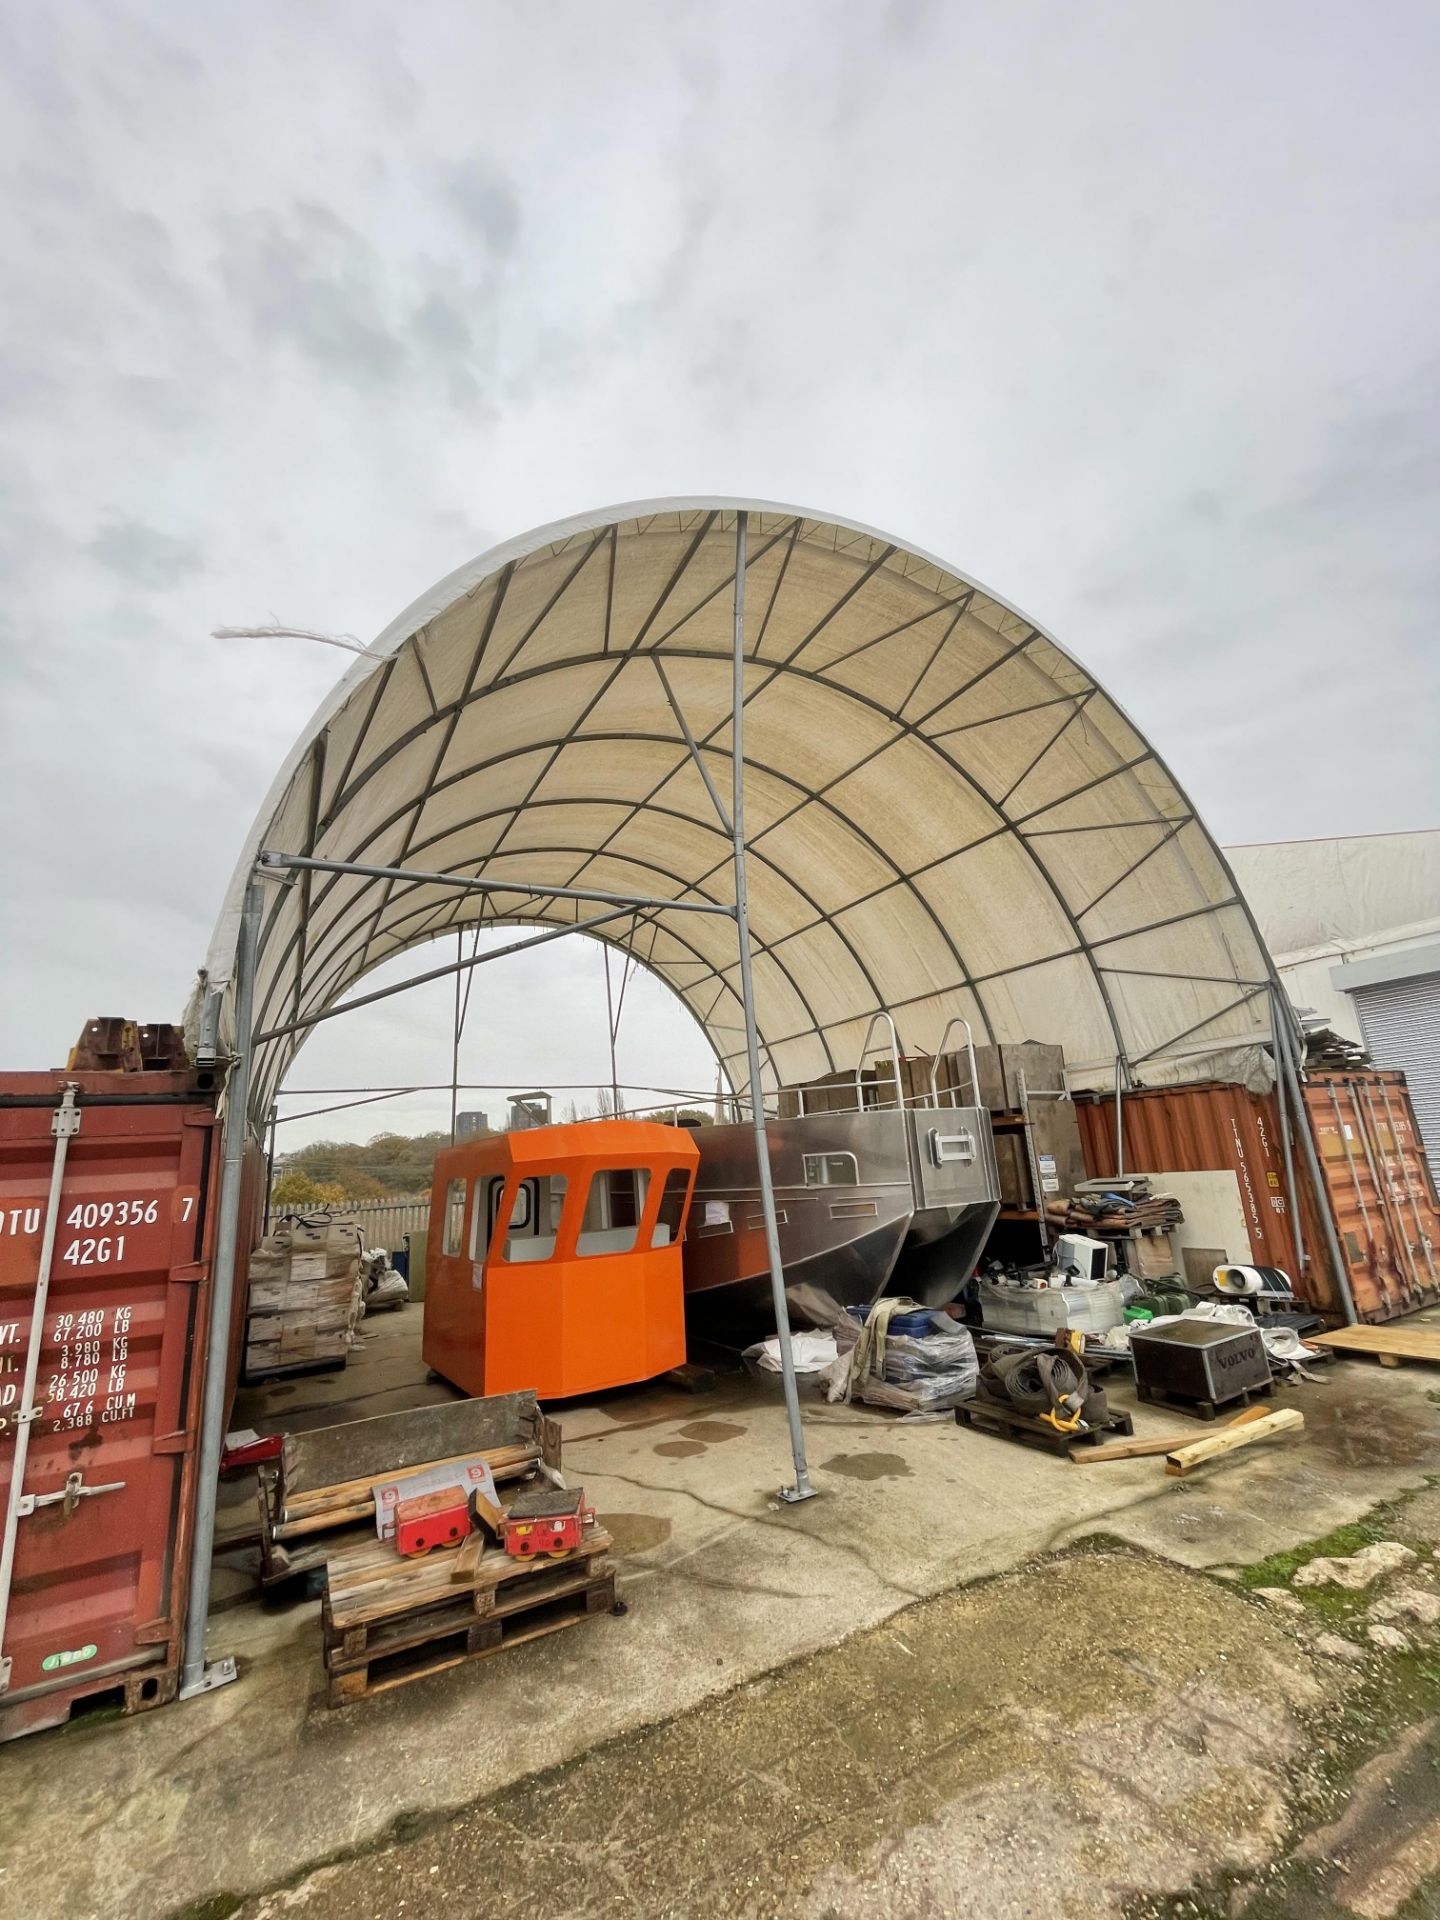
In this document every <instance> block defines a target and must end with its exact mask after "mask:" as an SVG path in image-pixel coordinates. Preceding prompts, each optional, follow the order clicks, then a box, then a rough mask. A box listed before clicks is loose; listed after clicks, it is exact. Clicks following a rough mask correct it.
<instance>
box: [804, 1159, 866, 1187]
mask: <svg viewBox="0 0 1440 1920" xmlns="http://www.w3.org/2000/svg"><path fill="white" fill-rule="evenodd" d="M805 1184H806V1186H807V1187H858V1186H859V1184H860V1170H859V1168H858V1167H857V1166H856V1164H855V1156H854V1154H853V1153H807V1154H806V1155H805Z"/></svg>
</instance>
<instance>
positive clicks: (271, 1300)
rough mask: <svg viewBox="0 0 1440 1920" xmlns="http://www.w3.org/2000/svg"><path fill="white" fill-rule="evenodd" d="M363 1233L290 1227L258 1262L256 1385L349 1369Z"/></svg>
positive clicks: (320, 1222) (253, 1320)
mask: <svg viewBox="0 0 1440 1920" xmlns="http://www.w3.org/2000/svg"><path fill="white" fill-rule="evenodd" d="M360 1252H361V1245H360V1233H359V1229H358V1228H357V1227H355V1226H354V1225H352V1224H351V1223H349V1222H347V1221H341V1220H330V1219H326V1218H322V1219H317V1220H314V1221H308V1220H299V1219H296V1220H284V1221H282V1222H281V1224H280V1225H279V1227H277V1229H276V1230H275V1232H274V1233H272V1234H268V1235H267V1236H266V1238H265V1239H264V1240H262V1241H261V1243H260V1245H259V1246H258V1247H257V1248H256V1249H255V1251H254V1252H253V1253H252V1254H251V1256H250V1298H249V1303H248V1317H247V1320H246V1327H245V1371H246V1374H247V1376H248V1377H249V1378H250V1379H252V1380H256V1379H264V1378H268V1377H270V1376H271V1375H274V1374H277V1373H308V1372H314V1371H319V1370H321V1369H323V1368H328V1367H337V1366H344V1364H345V1358H346V1355H347V1353H348V1351H349V1348H350V1343H351V1340H352V1339H353V1337H354V1331H355V1325H356V1322H357V1320H358V1319H359V1316H360V1303H361V1299H362V1292H361V1284H360Z"/></svg>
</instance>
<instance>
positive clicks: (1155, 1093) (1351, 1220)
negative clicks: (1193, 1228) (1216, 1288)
mask: <svg viewBox="0 0 1440 1920" xmlns="http://www.w3.org/2000/svg"><path fill="white" fill-rule="evenodd" d="M1305 1105H1306V1112H1307V1114H1308V1116H1309V1120H1310V1125H1311V1130H1312V1133H1313V1135H1314V1138H1315V1142H1316V1147H1317V1150H1318V1153H1319V1157H1320V1164H1321V1168H1322V1170H1323V1172H1324V1175H1325V1184H1326V1193H1325V1195H1324V1198H1323V1204H1324V1205H1325V1206H1326V1207H1327V1208H1328V1209H1329V1211H1330V1215H1331V1218H1332V1220H1333V1221H1334V1223H1335V1226H1336V1231H1337V1236H1338V1238H1339V1242H1340V1247H1341V1251H1342V1254H1343V1256H1344V1259H1345V1262H1346V1278H1347V1279H1348V1282H1349V1287H1350V1292H1351V1295H1352V1297H1353V1299H1354V1303H1355V1311H1356V1313H1357V1314H1358V1315H1359V1317H1360V1318H1361V1319H1362V1320H1389V1319H1393V1318H1395V1317H1396V1316H1397V1315H1399V1314H1402V1313H1413V1312H1414V1311H1415V1310H1416V1309H1417V1308H1419V1307H1422V1306H1428V1305H1432V1304H1434V1303H1435V1302H1437V1301H1440V1252H1437V1246H1440V1202H1437V1198H1436V1194H1435V1189H1434V1185H1433V1182H1432V1180H1431V1177H1430V1172H1429V1168H1428V1166H1427V1164H1426V1161H1425V1156H1424V1153H1423V1152H1422V1151H1421V1149H1420V1135H1419V1129H1418V1128H1417V1126H1416V1124H1415V1116H1414V1112H1413V1110H1412V1109H1411V1106H1410V1096H1409V1093H1408V1092H1407V1090H1406V1087H1405V1077H1404V1075H1403V1074H1399V1073H1364V1074H1315V1075H1312V1076H1311V1077H1310V1079H1309V1080H1308V1081H1307V1083H1306V1087H1305ZM1337 1108H1338V1111H1339V1116H1340V1117H1339V1119H1338V1120H1337V1117H1336V1113H1337ZM1075 1110H1076V1115H1077V1117H1078V1119H1079V1121H1080V1134H1081V1140H1082V1142H1083V1144H1084V1149H1085V1164H1086V1167H1087V1169H1088V1171H1089V1173H1090V1175H1091V1177H1092V1178H1097V1177H1100V1176H1102V1175H1104V1174H1107V1173H1113V1172H1114V1171H1115V1103H1114V1099H1113V1096H1094V1097H1084V1098H1081V1099H1078V1100H1077V1101H1076V1103H1075ZM1123 1114H1124V1130H1125V1167H1126V1171H1127V1172H1130V1173H1152V1174H1167V1173H1170V1174H1176V1173H1201V1172H1211V1171H1214V1172H1224V1171H1230V1172H1233V1173H1234V1175H1235V1178H1236V1185H1237V1188H1238V1192H1239V1197H1240V1205H1241V1210H1242V1212H1243V1214H1244V1218H1245V1226H1246V1232H1247V1234H1248V1236H1249V1239H1250V1247H1251V1257H1252V1259H1254V1260H1255V1261H1257V1262H1258V1263H1260V1264H1262V1265H1264V1266H1273V1267H1279V1268H1281V1269H1282V1271H1284V1272H1285V1273H1288V1274H1289V1275H1290V1277H1291V1279H1292V1280H1293V1281H1294V1283H1295V1288H1296V1291H1297V1293H1299V1294H1300V1295H1301V1297H1302V1298H1303V1299H1305V1300H1307V1301H1309V1302H1310V1304H1311V1305H1313V1306H1314V1307H1315V1309H1316V1310H1317V1312H1320V1313H1324V1314H1326V1315H1327V1316H1329V1317H1331V1318H1333V1319H1336V1320H1339V1319H1343V1317H1344V1301H1343V1296H1342V1292H1341V1287H1340V1284H1339V1281H1338V1279H1337V1276H1336V1274H1335V1272H1334V1268H1333V1262H1332V1259H1331V1256H1330V1252H1329V1246H1328V1240H1327V1237H1326V1235H1325V1232H1324V1229H1323V1226H1322V1223H1321V1216H1320V1213H1319V1210H1318V1206H1317V1201H1316V1196H1315V1194H1314V1192H1313V1190H1312V1187H1311V1183H1310V1181H1309V1179H1308V1177H1307V1173H1306V1168H1305V1161H1304V1157H1303V1154H1302V1152H1301V1150H1300V1147H1299V1144H1298V1142H1297V1143H1296V1146H1295V1150H1294V1153H1293V1159H1294V1163H1295V1183H1296V1191H1297V1196H1298V1200H1299V1205H1300V1214H1301V1219H1300V1233H1301V1236H1302V1237H1303V1241H1304V1246H1305V1251H1306V1253H1307V1254H1308V1256H1309V1259H1308V1262H1307V1263H1306V1264H1305V1265H1304V1266H1302V1264H1301V1260H1300V1249H1299V1245H1298V1242H1297V1237H1296V1232H1295V1225H1296V1223H1295V1221H1294V1220H1293V1218H1292V1216H1291V1209H1290V1200H1289V1194H1288V1192H1287V1190H1286V1183H1285V1161H1284V1149H1283V1147H1282V1145H1281V1140H1280V1115H1279V1108H1278V1105H1277V1103H1276V1099H1275V1096H1274V1094H1268V1095H1265V1096H1263V1097H1261V1096H1257V1095H1255V1094H1252V1093H1249V1092H1247V1091H1246V1089H1245V1088H1244V1087H1238V1086H1232V1085H1229V1084H1228V1083H1221V1082H1218V1081H1206V1082H1203V1083H1201V1084H1200V1085H1196V1086H1185V1087H1153V1088H1147V1089H1145V1090H1144V1091H1142V1092H1138V1093H1131V1094H1127V1095H1126V1096H1125V1099H1124V1103H1123ZM1347 1129H1348V1132H1347Z"/></svg>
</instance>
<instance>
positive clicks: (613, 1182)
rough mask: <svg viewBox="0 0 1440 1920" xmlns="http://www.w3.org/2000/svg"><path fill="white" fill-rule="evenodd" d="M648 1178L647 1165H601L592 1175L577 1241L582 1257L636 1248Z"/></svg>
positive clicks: (577, 1247)
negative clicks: (645, 1166)
mask: <svg viewBox="0 0 1440 1920" xmlns="http://www.w3.org/2000/svg"><path fill="white" fill-rule="evenodd" d="M649 1181H650V1175H649V1173H648V1171H647V1170H646V1169H645V1168H644V1167H602V1168H601V1169H600V1170H599V1172H597V1173H595V1174H594V1175H592V1176H591V1180H590V1191H589V1192H588V1193H587V1194H586V1196H585V1212H584V1215H583V1216H582V1218H581V1221H580V1232H579V1235H578V1237H577V1239H576V1242H575V1251H576V1253H577V1254H578V1255H580V1256H581V1258H582V1259H583V1258H587V1257H590V1256H593V1255H595V1254H602V1253H632V1252H633V1251H634V1248H635V1242H636V1240H637V1239H638V1238H639V1234H640V1221H641V1219H642V1217H643V1215H644V1212H645V1192H646V1188H647V1187H648V1185H649Z"/></svg>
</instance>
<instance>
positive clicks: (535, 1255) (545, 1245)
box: [504, 1180, 555, 1260]
mask: <svg viewBox="0 0 1440 1920" xmlns="http://www.w3.org/2000/svg"><path fill="white" fill-rule="evenodd" d="M539 1208H540V1183H539V1181H538V1180H522V1181H521V1182H520V1184H519V1185H518V1186H517V1187H516V1188H515V1191H514V1198H513V1199H512V1200H511V1202H510V1218H509V1219H508V1220H507V1221H506V1223H505V1256H504V1257H505V1258H506V1259H507V1260H548V1259H549V1257H550V1255H551V1254H552V1253H553V1252H554V1250H555V1237H554V1235H553V1234H548V1235H547V1234H545V1233H544V1232H543V1231H542V1228H541V1223H540V1220H539Z"/></svg>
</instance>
